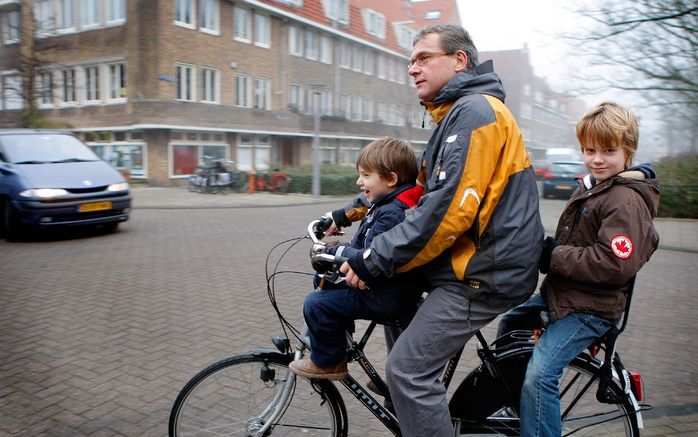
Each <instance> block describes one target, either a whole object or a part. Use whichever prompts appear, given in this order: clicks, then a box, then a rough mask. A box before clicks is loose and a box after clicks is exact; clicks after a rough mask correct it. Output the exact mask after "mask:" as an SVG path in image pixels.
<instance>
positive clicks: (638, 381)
mask: <svg viewBox="0 0 698 437" xmlns="http://www.w3.org/2000/svg"><path fill="white" fill-rule="evenodd" d="M628 375H629V376H630V389H631V390H632V391H633V394H634V395H635V399H636V400H637V401H638V402H642V401H643V399H644V397H645V396H644V393H643V391H642V376H640V373H639V372H637V371H635V370H630V369H628Z"/></svg>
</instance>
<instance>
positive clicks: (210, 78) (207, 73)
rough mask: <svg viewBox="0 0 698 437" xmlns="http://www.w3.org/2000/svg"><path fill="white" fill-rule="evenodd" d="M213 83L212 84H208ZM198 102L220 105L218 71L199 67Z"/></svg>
mask: <svg viewBox="0 0 698 437" xmlns="http://www.w3.org/2000/svg"><path fill="white" fill-rule="evenodd" d="M210 82H213V83H210ZM199 85H200V86H199V100H200V101H201V102H203V103H211V104H220V103H221V100H220V70H219V69H217V68H213V67H201V70H200V73H199Z"/></svg>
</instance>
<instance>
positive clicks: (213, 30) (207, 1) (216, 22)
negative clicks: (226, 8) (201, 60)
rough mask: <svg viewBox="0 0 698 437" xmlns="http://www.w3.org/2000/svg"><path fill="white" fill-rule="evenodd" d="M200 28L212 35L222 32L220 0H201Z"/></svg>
mask: <svg viewBox="0 0 698 437" xmlns="http://www.w3.org/2000/svg"><path fill="white" fill-rule="evenodd" d="M207 13H208V14H207ZM199 30H200V31H201V32H204V33H209V34H211V35H220V34H221V14H220V1H219V0H199Z"/></svg>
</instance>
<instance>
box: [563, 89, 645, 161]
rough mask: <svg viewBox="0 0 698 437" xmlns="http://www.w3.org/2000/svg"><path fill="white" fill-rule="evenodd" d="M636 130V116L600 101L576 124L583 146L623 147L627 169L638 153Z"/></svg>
mask: <svg viewBox="0 0 698 437" xmlns="http://www.w3.org/2000/svg"><path fill="white" fill-rule="evenodd" d="M638 139H639V128H638V121H637V116H636V115H635V113H634V112H633V111H632V110H630V109H629V108H626V107H624V106H621V105H619V104H617V103H614V102H603V103H600V104H598V105H596V106H594V107H593V108H591V109H589V110H588V111H587V112H586V113H585V114H584V115H583V116H582V118H581V119H580V120H579V123H577V140H578V141H579V146H580V148H581V149H582V152H584V146H585V145H589V144H593V145H596V146H605V147H622V148H623V150H624V151H625V156H626V157H627V159H626V160H625V167H626V168H627V167H630V166H631V165H632V161H633V155H634V154H635V151H636V150H637V142H638Z"/></svg>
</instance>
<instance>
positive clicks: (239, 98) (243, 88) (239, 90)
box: [235, 74, 252, 108]
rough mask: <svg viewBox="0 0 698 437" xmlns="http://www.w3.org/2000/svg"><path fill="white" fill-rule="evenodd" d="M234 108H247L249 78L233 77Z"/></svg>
mask: <svg viewBox="0 0 698 437" xmlns="http://www.w3.org/2000/svg"><path fill="white" fill-rule="evenodd" d="M235 106H239V107H241V108H249V107H250V106H252V105H251V103H250V77H249V76H245V75H241V74H240V75H236V76H235Z"/></svg>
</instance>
